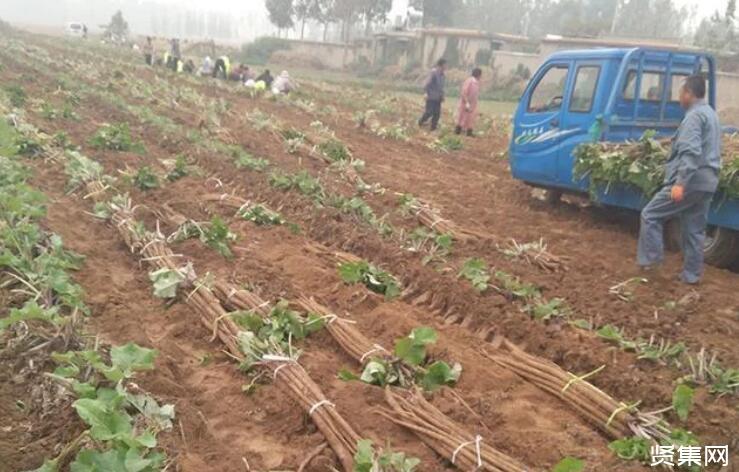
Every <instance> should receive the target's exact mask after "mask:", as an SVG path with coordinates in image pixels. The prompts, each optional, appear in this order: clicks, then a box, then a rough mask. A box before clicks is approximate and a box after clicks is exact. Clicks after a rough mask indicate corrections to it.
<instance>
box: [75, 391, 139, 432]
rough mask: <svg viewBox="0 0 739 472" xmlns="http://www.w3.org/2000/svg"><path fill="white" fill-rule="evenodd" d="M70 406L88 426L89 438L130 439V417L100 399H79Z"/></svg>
mask: <svg viewBox="0 0 739 472" xmlns="http://www.w3.org/2000/svg"><path fill="white" fill-rule="evenodd" d="M72 406H73V407H74V408H75V410H77V414H78V415H79V416H80V418H82V420H83V421H84V422H85V423H87V424H88V425H89V426H90V436H91V437H92V438H93V439H97V440H99V441H110V440H113V439H120V440H122V439H125V438H128V437H130V435H131V431H132V429H133V428H132V426H131V417H130V416H129V415H128V414H127V413H126V412H125V411H122V410H118V409H116V408H114V407H113V406H112V405H111V404H110V403H107V402H104V401H103V400H101V399H91V398H81V399H79V400H77V401H75V402H74V403H73V404H72Z"/></svg>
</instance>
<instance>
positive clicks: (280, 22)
mask: <svg viewBox="0 0 739 472" xmlns="http://www.w3.org/2000/svg"><path fill="white" fill-rule="evenodd" d="M265 4H266V6H267V11H268V12H269V19H270V21H271V22H272V23H273V24H274V25H275V26H277V28H279V29H280V30H290V29H292V28H295V27H296V26H297V27H298V28H299V31H300V37H301V39H302V38H303V37H304V36H305V25H306V23H308V22H311V21H312V22H315V23H318V24H321V25H323V39H324V40H325V39H326V33H327V31H328V27H329V25H331V24H339V25H340V26H341V39H342V40H344V41H346V40H348V39H349V37H350V35H351V29H352V27H353V26H354V25H356V24H358V23H362V24H363V26H364V33H365V34H369V33H370V31H371V30H372V26H373V25H376V24H378V23H384V22H386V21H387V14H388V13H389V12H390V9H391V8H392V0H266V1H265Z"/></svg>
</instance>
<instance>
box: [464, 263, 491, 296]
mask: <svg viewBox="0 0 739 472" xmlns="http://www.w3.org/2000/svg"><path fill="white" fill-rule="evenodd" d="M461 277H464V278H465V279H467V280H469V281H470V283H472V286H473V287H474V288H475V290H477V291H478V292H480V293H482V292H484V291H485V290H487V289H488V282H490V273H489V272H488V266H487V264H486V263H485V261H483V260H482V259H479V258H472V259H467V260H466V261H465V262H464V264H463V265H462V269H460V271H459V274H457V278H461Z"/></svg>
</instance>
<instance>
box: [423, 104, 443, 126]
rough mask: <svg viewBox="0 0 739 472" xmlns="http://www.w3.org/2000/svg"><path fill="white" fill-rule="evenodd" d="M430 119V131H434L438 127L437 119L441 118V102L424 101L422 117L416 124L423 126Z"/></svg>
mask: <svg viewBox="0 0 739 472" xmlns="http://www.w3.org/2000/svg"><path fill="white" fill-rule="evenodd" d="M429 118H430V119H431V129H432V130H435V129H436V127H437V126H439V119H440V118H441V100H426V110H425V111H424V112H423V116H422V117H421V119H420V120H418V124H419V125H420V126H423V125H425V124H426V122H427V121H428V120H429Z"/></svg>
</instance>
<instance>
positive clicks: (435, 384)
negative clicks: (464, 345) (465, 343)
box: [421, 361, 462, 392]
mask: <svg viewBox="0 0 739 472" xmlns="http://www.w3.org/2000/svg"><path fill="white" fill-rule="evenodd" d="M460 375H462V366H461V365H460V364H459V363H455V364H454V367H449V364H447V363H446V362H443V361H436V362H434V363H433V364H431V365H430V366H429V367H428V369H427V370H426V373H425V374H424V376H423V378H422V379H421V386H422V387H423V389H424V390H426V391H429V392H433V391H434V390H436V389H438V388H439V387H441V386H444V385H450V386H451V385H454V384H456V383H457V381H458V380H459V376H460Z"/></svg>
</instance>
